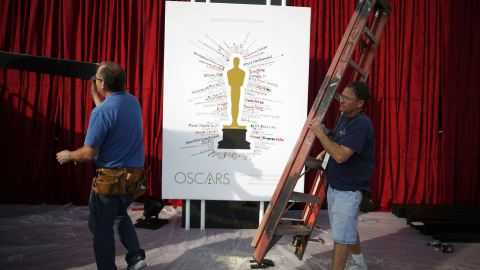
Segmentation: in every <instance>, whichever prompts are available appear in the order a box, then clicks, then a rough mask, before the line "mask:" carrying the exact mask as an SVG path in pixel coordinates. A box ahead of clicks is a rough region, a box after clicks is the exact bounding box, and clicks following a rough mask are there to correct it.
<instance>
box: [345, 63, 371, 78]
mask: <svg viewBox="0 0 480 270" xmlns="http://www.w3.org/2000/svg"><path fill="white" fill-rule="evenodd" d="M348 64H350V66H352V67H353V68H354V69H355V70H356V71H358V73H360V74H362V76H363V77H364V78H367V77H368V73H367V72H365V70H363V69H362V68H361V67H360V66H359V65H358V64H357V63H355V62H353V60H352V59H350V60H349V61H348Z"/></svg>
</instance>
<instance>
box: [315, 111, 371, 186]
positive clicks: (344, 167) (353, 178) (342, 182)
mask: <svg viewBox="0 0 480 270" xmlns="http://www.w3.org/2000/svg"><path fill="white" fill-rule="evenodd" d="M337 122H338V124H337V126H336V127H335V131H334V134H333V137H332V140H333V141H334V142H336V143H338V144H340V145H343V146H346V147H348V148H350V149H352V150H353V151H355V152H354V153H353V155H352V156H351V157H350V158H349V159H348V160H347V161H345V162H344V163H337V162H336V161H335V160H334V159H333V158H330V159H329V160H328V164H327V167H326V171H325V173H326V178H327V182H328V184H329V185H330V186H331V187H333V188H334V189H337V190H342V191H355V190H367V191H369V192H370V178H371V176H372V173H373V167H374V166H375V141H374V134H373V124H372V121H370V119H369V118H368V117H367V116H366V115H365V114H364V113H362V112H361V113H360V114H357V115H355V116H354V117H351V118H349V117H345V115H344V114H342V115H341V116H340V117H339V119H338V121H337Z"/></svg>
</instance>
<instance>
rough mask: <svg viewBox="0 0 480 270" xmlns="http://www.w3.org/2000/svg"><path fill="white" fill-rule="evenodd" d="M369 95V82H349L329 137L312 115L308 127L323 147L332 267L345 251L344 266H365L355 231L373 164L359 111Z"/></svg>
mask: <svg viewBox="0 0 480 270" xmlns="http://www.w3.org/2000/svg"><path fill="white" fill-rule="evenodd" d="M369 99H370V86H369V85H368V84H366V83H364V82H351V83H349V84H348V85H347V86H346V87H345V89H344V91H343V93H342V95H341V98H340V112H342V114H341V115H340V116H339V118H338V120H337V124H336V127H335V131H334V134H333V136H332V138H330V137H329V136H328V135H327V134H326V133H325V132H324V130H325V126H324V125H323V124H321V123H320V121H318V120H316V119H313V120H312V121H311V122H310V129H311V130H312V131H313V133H314V134H315V136H316V137H317V138H318V139H319V140H320V143H321V144H322V146H323V148H324V149H325V150H324V151H322V152H321V153H320V154H319V155H318V157H317V159H320V160H323V164H324V168H325V176H326V179H327V183H328V186H329V188H328V191H327V202H328V216H329V219H330V224H331V227H332V240H333V242H334V248H333V255H332V269H344V268H345V264H346V261H347V258H348V251H349V250H350V252H351V253H352V258H353V260H354V262H353V264H351V265H349V267H348V268H346V269H367V266H366V264H365V261H364V259H363V255H362V253H361V248H360V237H359V235H358V231H357V227H358V215H359V206H360V202H361V201H362V197H363V196H362V191H368V192H370V185H369V183H370V177H371V176H372V172H373V167H374V165H375V157H374V150H375V148H374V146H375V143H374V134H373V125H372V122H371V121H370V119H369V118H368V117H367V116H366V115H365V114H364V113H363V112H362V111H363V108H364V107H365V106H366V105H367V103H368V100H369Z"/></svg>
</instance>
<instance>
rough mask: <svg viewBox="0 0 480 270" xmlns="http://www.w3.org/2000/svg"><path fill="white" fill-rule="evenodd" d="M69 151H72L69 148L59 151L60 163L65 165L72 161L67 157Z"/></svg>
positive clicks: (58, 159) (58, 158)
mask: <svg viewBox="0 0 480 270" xmlns="http://www.w3.org/2000/svg"><path fill="white" fill-rule="evenodd" d="M69 152H70V151H68V150H63V151H62V152H58V153H57V161H58V163H60V165H63V164H66V163H69V162H70V160H68V159H67V154H68V153H69Z"/></svg>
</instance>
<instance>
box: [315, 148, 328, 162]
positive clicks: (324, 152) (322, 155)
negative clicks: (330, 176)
mask: <svg viewBox="0 0 480 270" xmlns="http://www.w3.org/2000/svg"><path fill="white" fill-rule="evenodd" d="M326 153H327V151H325V150H323V151H322V152H320V154H318V156H317V159H318V160H320V161H323V160H324V159H325V154H326Z"/></svg>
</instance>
